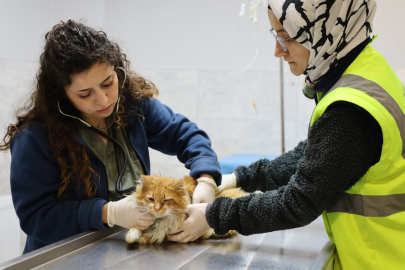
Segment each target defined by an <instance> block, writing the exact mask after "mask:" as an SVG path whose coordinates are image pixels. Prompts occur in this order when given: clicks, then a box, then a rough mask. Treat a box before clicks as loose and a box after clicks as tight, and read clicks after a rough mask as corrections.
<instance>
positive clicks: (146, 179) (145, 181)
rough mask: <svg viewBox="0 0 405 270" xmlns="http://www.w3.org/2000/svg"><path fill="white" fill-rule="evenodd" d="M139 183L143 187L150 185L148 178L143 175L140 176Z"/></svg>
mask: <svg viewBox="0 0 405 270" xmlns="http://www.w3.org/2000/svg"><path fill="white" fill-rule="evenodd" d="M141 183H142V184H143V185H147V186H150V185H152V181H151V179H150V177H148V176H146V175H143V174H142V175H141Z"/></svg>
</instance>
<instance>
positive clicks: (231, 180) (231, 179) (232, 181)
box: [216, 173, 236, 194]
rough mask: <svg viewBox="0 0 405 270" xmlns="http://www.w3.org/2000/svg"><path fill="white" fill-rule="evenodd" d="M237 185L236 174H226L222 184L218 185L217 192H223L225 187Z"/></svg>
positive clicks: (223, 176)
mask: <svg viewBox="0 0 405 270" xmlns="http://www.w3.org/2000/svg"><path fill="white" fill-rule="evenodd" d="M235 187H236V175H235V174H234V173H232V174H224V175H222V181H221V185H220V186H219V187H218V189H217V192H216V194H219V193H221V192H222V191H224V190H225V189H230V188H235Z"/></svg>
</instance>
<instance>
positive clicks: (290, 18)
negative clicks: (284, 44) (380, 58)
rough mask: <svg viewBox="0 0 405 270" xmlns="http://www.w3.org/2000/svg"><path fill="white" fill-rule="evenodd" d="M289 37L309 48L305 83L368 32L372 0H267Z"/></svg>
mask: <svg viewBox="0 0 405 270" xmlns="http://www.w3.org/2000/svg"><path fill="white" fill-rule="evenodd" d="M267 1H268V3H269V8H271V10H272V11H273V13H274V15H275V16H276V18H277V19H278V20H279V21H280V23H281V24H282V25H283V27H284V28H285V30H286V31H287V33H288V34H289V35H290V37H291V38H293V39H294V40H296V41H298V42H299V43H301V44H302V45H304V46H305V48H307V49H308V50H309V51H310V56H309V62H308V67H307V69H306V70H305V72H304V75H306V77H305V82H306V84H307V85H311V83H316V82H318V81H319V80H320V79H322V77H323V76H324V75H325V74H327V73H328V71H329V70H331V69H333V68H334V67H336V66H337V65H338V64H339V62H340V60H341V59H342V58H343V57H344V56H346V55H347V54H348V53H349V52H350V51H351V50H352V49H353V48H355V47H356V46H357V45H359V44H360V43H361V42H363V41H364V40H365V39H366V38H367V37H369V36H370V33H371V31H372V25H373V18H374V14H375V12H376V2H375V0H267Z"/></svg>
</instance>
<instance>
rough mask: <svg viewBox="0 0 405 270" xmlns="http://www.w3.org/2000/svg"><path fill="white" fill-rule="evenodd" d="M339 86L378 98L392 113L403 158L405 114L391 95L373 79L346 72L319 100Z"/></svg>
mask: <svg viewBox="0 0 405 270" xmlns="http://www.w3.org/2000/svg"><path fill="white" fill-rule="evenodd" d="M339 87H351V88H354V89H356V90H359V91H362V92H364V93H366V94H367V95H369V96H370V97H373V98H375V99H376V100H378V101H379V102H380V103H381V105H383V106H384V107H385V109H386V110H387V111H388V112H389V113H390V114H391V115H392V117H393V118H394V119H395V122H396V123H397V126H398V129H399V133H400V134H401V140H402V157H403V158H404V159H405V145H404V143H405V115H404V114H403V112H402V110H401V108H400V107H399V105H398V103H397V102H396V101H395V100H394V99H393V98H392V97H391V95H390V94H388V93H387V91H385V89H384V88H382V87H381V86H379V85H378V84H377V83H375V82H373V81H370V80H367V79H365V78H363V77H361V76H358V75H354V74H347V75H344V76H343V77H342V78H340V80H338V81H337V82H336V83H335V85H334V86H333V87H332V88H331V89H330V90H329V91H328V92H327V93H326V94H325V95H323V96H322V97H321V98H320V100H319V101H321V100H322V99H323V98H324V97H325V96H327V95H328V94H329V93H331V92H332V91H333V90H335V89H337V88H339Z"/></svg>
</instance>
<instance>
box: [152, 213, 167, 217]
mask: <svg viewBox="0 0 405 270" xmlns="http://www.w3.org/2000/svg"><path fill="white" fill-rule="evenodd" d="M151 214H152V215H154V216H155V218H162V217H166V216H167V214H156V213H151Z"/></svg>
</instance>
